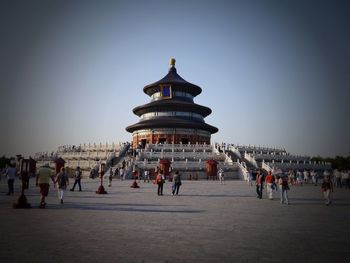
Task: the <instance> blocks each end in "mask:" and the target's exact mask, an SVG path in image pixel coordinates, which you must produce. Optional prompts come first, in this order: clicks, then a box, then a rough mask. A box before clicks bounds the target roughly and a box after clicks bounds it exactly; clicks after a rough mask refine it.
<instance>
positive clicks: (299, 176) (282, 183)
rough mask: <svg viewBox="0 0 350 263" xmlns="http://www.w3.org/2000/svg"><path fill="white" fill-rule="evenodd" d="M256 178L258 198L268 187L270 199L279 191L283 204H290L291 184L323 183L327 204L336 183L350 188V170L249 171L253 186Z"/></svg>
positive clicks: (322, 190)
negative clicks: (289, 192) (265, 173)
mask: <svg viewBox="0 0 350 263" xmlns="http://www.w3.org/2000/svg"><path fill="white" fill-rule="evenodd" d="M254 180H255V186H256V193H257V198H259V199H262V193H263V189H264V188H266V194H267V197H268V199H270V200H273V193H274V192H279V195H280V202H281V204H287V205H288V204H290V202H289V199H288V191H289V190H290V186H303V185H304V184H313V185H314V186H318V184H319V182H320V181H322V183H321V192H322V193H323V197H324V199H325V204H326V205H330V204H331V203H332V201H331V192H334V187H333V186H334V185H335V186H336V187H339V188H341V187H343V186H344V187H345V189H350V178H349V171H347V170H342V171H338V170H337V169H335V170H334V171H333V173H330V172H329V171H327V170H325V171H323V172H322V173H321V172H316V171H314V170H311V171H308V170H304V171H300V170H297V171H293V170H290V171H288V172H282V171H280V170H279V171H277V172H276V173H273V172H268V173H267V175H266V176H264V175H263V173H262V171H261V170H257V171H252V170H250V171H249V174H248V184H249V185H250V186H253V184H254Z"/></svg>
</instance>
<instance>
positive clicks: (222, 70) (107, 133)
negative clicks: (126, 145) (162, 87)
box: [0, 0, 350, 156]
mask: <svg viewBox="0 0 350 263" xmlns="http://www.w3.org/2000/svg"><path fill="white" fill-rule="evenodd" d="M349 14H350V4H349V1H279V0H276V1H188V0H186V1H1V2H0V30H1V31H0V33H1V41H0V58H1V59H0V87H1V115H0V118H1V119H0V121H1V141H0V154H1V155H2V154H6V155H13V154H17V153H22V154H25V155H28V154H33V153H35V152H38V151H52V150H55V149H56V148H57V146H59V145H63V144H79V143H88V142H98V143H99V142H103V143H105V142H106V141H107V142H112V141H115V142H116V141H118V142H119V141H130V140H131V138H132V136H131V134H129V133H128V132H126V131H125V127H126V126H128V125H130V124H133V123H136V122H137V121H138V117H137V116H136V115H134V114H133V113H132V109H133V108H134V107H136V106H139V105H141V104H145V103H148V102H149V101H150V98H149V97H148V96H147V95H146V94H144V93H143V87H144V86H145V85H147V84H149V83H152V82H154V81H157V80H159V79H161V78H162V77H163V76H164V75H165V74H167V72H168V68H169V64H168V62H169V58H171V57H174V58H176V61H177V63H176V68H177V72H178V73H179V74H180V75H181V76H182V77H183V78H184V79H186V80H187V81H189V82H192V83H194V84H196V85H198V86H200V87H201V88H202V89H203V92H202V94H200V95H199V96H197V97H196V98H195V102H196V103H198V104H202V105H206V106H208V107H210V108H211V109H212V111H213V113H212V114H211V115H210V116H208V117H207V118H206V119H205V121H206V122H207V123H209V124H211V125H214V126H216V127H218V128H219V132H218V133H217V134H215V135H213V136H212V141H217V142H222V141H224V142H227V143H239V144H256V145H265V146H277V147H285V148H286V150H287V151H289V152H291V153H293V154H306V155H312V156H313V155H317V154H320V155H321V156H335V155H348V153H349V152H350V141H349V134H350V125H349V119H350V118H349V112H350V110H349V109H350V104H349V99H350V90H349V89H350V87H349V84H350V33H349V32H350V31H349V27H350V15H349Z"/></svg>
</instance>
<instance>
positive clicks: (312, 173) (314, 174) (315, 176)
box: [310, 170, 317, 186]
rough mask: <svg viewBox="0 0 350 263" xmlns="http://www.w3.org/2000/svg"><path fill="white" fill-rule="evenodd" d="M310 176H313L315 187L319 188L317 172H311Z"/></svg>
mask: <svg viewBox="0 0 350 263" xmlns="http://www.w3.org/2000/svg"><path fill="white" fill-rule="evenodd" d="M310 176H311V179H312V183H313V184H314V186H317V173H316V172H315V170H311V172H310Z"/></svg>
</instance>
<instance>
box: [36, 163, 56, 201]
mask: <svg viewBox="0 0 350 263" xmlns="http://www.w3.org/2000/svg"><path fill="white" fill-rule="evenodd" d="M50 179H51V180H52V182H53V183H55V180H54V178H53V172H52V170H51V168H50V166H49V164H48V163H45V164H44V165H43V166H42V167H40V168H39V171H38V174H37V176H36V186H39V187H40V194H41V198H40V205H39V207H40V208H45V206H46V203H45V198H46V197H47V196H48V194H49V188H50Z"/></svg>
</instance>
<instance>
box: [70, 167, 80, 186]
mask: <svg viewBox="0 0 350 263" xmlns="http://www.w3.org/2000/svg"><path fill="white" fill-rule="evenodd" d="M74 179H75V180H74V185H73V188H72V189H70V190H71V191H72V192H73V191H74V189H75V186H76V185H77V184H78V186H79V192H81V184H80V181H81V170H80V167H79V166H78V167H77V169H76V170H75V171H74Z"/></svg>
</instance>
